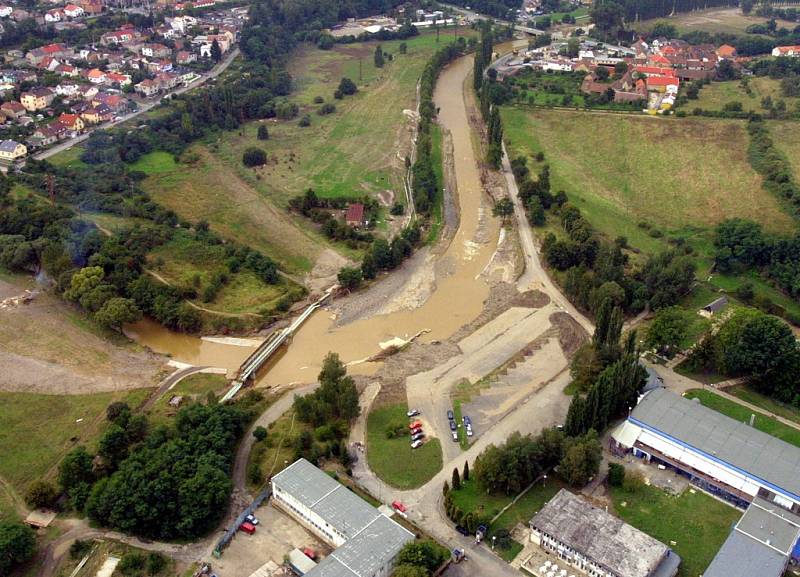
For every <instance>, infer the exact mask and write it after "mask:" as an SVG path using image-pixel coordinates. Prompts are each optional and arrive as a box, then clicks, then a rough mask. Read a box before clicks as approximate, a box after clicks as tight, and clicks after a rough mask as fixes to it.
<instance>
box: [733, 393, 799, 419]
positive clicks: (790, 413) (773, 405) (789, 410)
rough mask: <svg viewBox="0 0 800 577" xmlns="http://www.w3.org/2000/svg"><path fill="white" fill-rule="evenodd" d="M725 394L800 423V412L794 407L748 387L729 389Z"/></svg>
mask: <svg viewBox="0 0 800 577" xmlns="http://www.w3.org/2000/svg"><path fill="white" fill-rule="evenodd" d="M725 392H726V393H730V394H731V395H734V396H735V397H738V398H740V399H742V400H743V401H744V402H746V403H750V404H751V405H755V406H756V407H759V408H761V409H764V410H765V411H767V412H769V413H772V414H773V415H778V416H780V417H783V418H784V419H789V420H792V421H795V422H797V423H800V411H798V410H797V409H795V408H794V407H791V406H789V405H784V404H783V403H780V402H778V401H776V400H774V399H770V398H769V397H767V396H765V395H762V394H761V393H759V392H757V391H754V390H753V389H751V388H750V387H748V386H746V385H736V386H735V387H729V388H727V389H725Z"/></svg>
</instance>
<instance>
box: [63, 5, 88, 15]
mask: <svg viewBox="0 0 800 577" xmlns="http://www.w3.org/2000/svg"><path fill="white" fill-rule="evenodd" d="M64 14H65V15H66V16H67V18H80V17H81V16H83V15H84V14H86V11H85V10H84V9H83V8H81V7H80V6H76V5H75V4H67V5H66V6H64Z"/></svg>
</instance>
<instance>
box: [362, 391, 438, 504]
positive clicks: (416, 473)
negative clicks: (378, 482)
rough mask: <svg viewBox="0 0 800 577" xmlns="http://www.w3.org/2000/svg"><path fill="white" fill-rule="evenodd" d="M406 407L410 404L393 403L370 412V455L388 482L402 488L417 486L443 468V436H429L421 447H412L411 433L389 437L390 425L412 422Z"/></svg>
mask: <svg viewBox="0 0 800 577" xmlns="http://www.w3.org/2000/svg"><path fill="white" fill-rule="evenodd" d="M406 411H408V407H407V406H406V405H390V406H386V407H380V408H377V409H375V410H373V411H372V412H370V414H369V416H368V417H367V458H368V459H369V466H370V467H371V468H372V470H373V471H374V472H375V474H376V475H378V477H380V478H381V479H382V480H383V481H385V482H386V483H388V484H390V485H392V486H393V487H397V488H398V489H415V488H417V487H420V486H422V485H424V484H425V483H426V482H427V481H429V480H430V479H431V477H433V476H434V475H435V474H436V473H438V472H439V471H440V470H441V468H442V446H441V443H440V441H439V439H428V441H427V442H426V443H425V444H424V445H422V446H421V447H420V448H418V449H412V448H411V442H410V440H409V437H408V436H403V437H397V438H394V439H387V438H386V429H387V427H389V426H390V425H395V424H408V417H406Z"/></svg>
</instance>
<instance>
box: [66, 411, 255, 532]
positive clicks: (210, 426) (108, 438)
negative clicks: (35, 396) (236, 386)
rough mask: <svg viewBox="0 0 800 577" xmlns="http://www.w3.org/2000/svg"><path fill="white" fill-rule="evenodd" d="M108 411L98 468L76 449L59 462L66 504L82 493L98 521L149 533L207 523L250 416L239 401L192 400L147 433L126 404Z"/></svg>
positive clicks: (217, 509)
mask: <svg viewBox="0 0 800 577" xmlns="http://www.w3.org/2000/svg"><path fill="white" fill-rule="evenodd" d="M108 416H109V419H110V420H111V421H112V423H111V425H110V426H109V428H108V429H107V431H106V433H105V434H104V435H103V437H102V438H101V440H100V442H99V444H98V455H99V456H100V457H101V459H102V463H103V464H102V467H101V468H100V469H99V470H98V469H92V468H91V467H90V465H91V461H90V460H89V455H88V453H87V452H86V451H85V449H83V448H78V449H75V450H73V451H72V452H71V453H70V454H68V455H67V458H65V460H64V462H63V463H62V464H61V466H60V468H59V480H60V482H61V484H62V489H63V490H64V491H65V492H66V493H67V494H68V495H69V496H70V499H71V500H72V502H73V504H75V505H78V504H80V501H81V500H85V510H86V513H87V514H88V515H89V517H90V518H91V519H92V520H94V521H95V522H97V523H99V524H100V525H103V526H106V527H111V528H114V529H116V530H120V531H124V532H126V533H130V534H134V535H141V536H144V537H150V538H155V539H190V538H194V537H197V536H200V535H202V534H204V533H206V532H207V531H209V530H210V529H211V528H212V527H214V525H215V524H216V523H217V522H218V521H219V519H220V517H221V516H222V514H224V512H225V510H226V507H227V504H228V498H229V496H230V492H231V489H232V483H231V480H230V477H229V474H230V467H231V462H232V458H233V455H234V452H235V447H236V443H237V441H238V440H239V437H240V436H241V434H242V432H243V431H244V429H245V426H246V424H247V422H248V421H249V420H250V419H251V418H252V415H251V413H250V411H249V410H248V409H247V408H246V402H245V401H240V402H239V403H235V404H225V405H219V404H217V403H210V404H208V405H202V404H199V403H195V404H192V405H189V406H187V407H184V408H182V409H181V410H180V411H179V412H178V414H177V416H176V418H175V423H174V426H172V427H169V428H167V427H164V426H159V427H156V428H154V429H153V430H152V431H149V432H148V427H147V421H146V419H144V417H141V416H140V417H136V416H131V415H130V411H129V410H127V407H116V409H115V410H113V411H109V414H108ZM92 483H93V486H92V488H91V491H90V492H89V493H88V497H86V494H87V489H88V486H90V485H91V484H92Z"/></svg>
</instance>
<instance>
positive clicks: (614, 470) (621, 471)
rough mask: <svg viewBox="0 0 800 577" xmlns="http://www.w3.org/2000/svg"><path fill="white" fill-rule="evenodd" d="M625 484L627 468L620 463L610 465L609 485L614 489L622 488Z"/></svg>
mask: <svg viewBox="0 0 800 577" xmlns="http://www.w3.org/2000/svg"><path fill="white" fill-rule="evenodd" d="M624 482H625V467H624V466H623V465H620V464H619V463H609V464H608V484H609V485H611V486H612V487H622V484H623V483H624Z"/></svg>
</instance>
